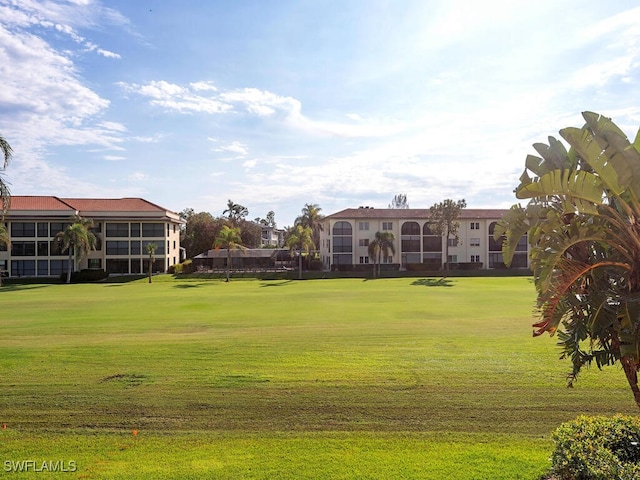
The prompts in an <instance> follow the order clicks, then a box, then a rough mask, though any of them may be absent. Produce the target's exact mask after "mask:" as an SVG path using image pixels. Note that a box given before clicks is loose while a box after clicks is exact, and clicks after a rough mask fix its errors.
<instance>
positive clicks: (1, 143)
mask: <svg viewBox="0 0 640 480" xmlns="http://www.w3.org/2000/svg"><path fill="white" fill-rule="evenodd" d="M0 151H2V156H3V157H4V160H3V162H2V170H6V169H7V167H8V166H9V161H10V160H11V155H12V154H13V150H12V149H11V145H9V142H7V141H6V140H5V139H4V137H3V136H2V135H0ZM2 177H3V173H2V172H0V204H2V208H0V211H1V212H2V215H0V218H4V214H5V213H7V210H9V205H10V203H11V192H10V191H9V186H8V185H7V182H5V181H4V180H3V178H2Z"/></svg>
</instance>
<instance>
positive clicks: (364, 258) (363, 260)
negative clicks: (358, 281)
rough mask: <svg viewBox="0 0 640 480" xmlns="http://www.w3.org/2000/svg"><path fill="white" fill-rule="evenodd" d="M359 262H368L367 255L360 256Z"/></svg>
mask: <svg viewBox="0 0 640 480" xmlns="http://www.w3.org/2000/svg"><path fill="white" fill-rule="evenodd" d="M360 263H369V257H360Z"/></svg>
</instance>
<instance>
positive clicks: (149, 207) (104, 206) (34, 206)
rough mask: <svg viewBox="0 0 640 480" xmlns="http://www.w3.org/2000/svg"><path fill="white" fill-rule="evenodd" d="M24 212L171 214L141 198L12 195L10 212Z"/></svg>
mask: <svg viewBox="0 0 640 480" xmlns="http://www.w3.org/2000/svg"><path fill="white" fill-rule="evenodd" d="M25 210H49V211H52V210H53V211H56V210H60V211H68V212H69V214H70V215H72V214H74V213H75V212H76V211H79V212H83V211H85V212H163V213H164V212H170V213H174V212H171V211H170V210H167V209H165V208H162V207H160V206H158V205H155V204H153V203H151V202H148V201H147V200H144V199H142V198H59V197H54V196H22V195H12V196H11V205H10V207H9V211H10V212H18V211H25Z"/></svg>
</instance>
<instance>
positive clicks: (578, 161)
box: [494, 112, 640, 407]
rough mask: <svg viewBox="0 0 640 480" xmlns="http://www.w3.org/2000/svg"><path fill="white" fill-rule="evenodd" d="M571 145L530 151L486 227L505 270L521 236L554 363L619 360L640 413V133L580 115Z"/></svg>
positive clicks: (554, 143)
mask: <svg viewBox="0 0 640 480" xmlns="http://www.w3.org/2000/svg"><path fill="white" fill-rule="evenodd" d="M582 115H583V117H584V119H585V121H586V124H585V125H584V126H583V127H582V128H573V127H570V128H565V129H562V130H560V135H561V136H562V138H563V139H564V140H565V141H566V142H567V143H568V144H569V147H570V148H569V151H567V150H566V147H565V146H564V144H563V143H562V142H561V141H559V140H557V139H555V138H554V137H549V140H548V142H549V143H548V144H544V143H536V144H534V145H533V147H534V148H535V150H536V151H537V152H538V154H539V155H540V156H535V155H528V156H527V158H526V161H525V171H524V173H523V174H522V176H521V177H520V184H519V185H518V187H517V188H516V190H515V193H516V197H517V198H519V199H529V202H528V203H527V204H526V206H524V207H522V206H521V205H514V206H513V207H512V208H511V209H510V210H509V211H508V212H507V213H506V214H505V215H504V216H503V218H502V220H501V221H500V222H499V223H498V225H497V227H496V229H495V230H494V238H496V240H498V239H500V238H502V239H503V256H504V260H505V263H506V264H507V265H509V264H510V262H511V260H512V258H513V255H514V252H515V249H516V244H517V243H518V241H519V240H520V238H522V237H523V236H524V235H527V237H528V238H527V240H528V242H529V255H530V262H531V267H532V269H533V279H534V284H535V287H536V291H537V306H538V313H539V317H540V318H539V321H538V322H536V323H535V324H534V325H533V326H534V328H535V330H534V336H538V335H541V334H543V333H544V332H548V333H549V334H550V335H554V334H555V333H557V334H558V340H559V342H558V345H559V346H560V347H561V358H568V359H570V361H571V363H572V367H573V368H572V370H571V373H570V374H569V375H568V383H569V386H572V385H573V383H574V381H575V380H576V378H577V376H578V374H579V372H580V370H581V369H582V367H583V366H585V365H591V364H592V363H594V362H595V364H596V365H597V366H598V368H601V367H603V366H605V365H614V364H616V363H617V362H620V364H621V365H622V370H623V371H624V373H625V376H626V379H627V382H628V384H629V387H630V388H631V391H632V393H633V396H634V399H635V402H636V404H637V405H638V407H640V389H639V388H638V375H637V372H638V367H639V365H640V222H639V220H638V219H640V130H639V131H638V134H637V136H636V137H635V141H634V142H633V143H630V142H629V140H628V139H627V137H626V135H625V134H624V133H623V132H622V130H620V128H618V126H616V125H615V123H613V122H612V121H611V119H609V118H605V117H603V116H601V115H599V114H597V113H592V112H584V113H583V114H582Z"/></svg>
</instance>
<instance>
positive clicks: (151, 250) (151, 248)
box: [144, 242, 158, 283]
mask: <svg viewBox="0 0 640 480" xmlns="http://www.w3.org/2000/svg"><path fill="white" fill-rule="evenodd" d="M144 248H145V250H146V251H147V255H149V283H151V275H152V274H153V259H154V256H155V254H156V250H157V249H158V245H157V244H156V243H153V242H151V243H147V246H146V247H144Z"/></svg>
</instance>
